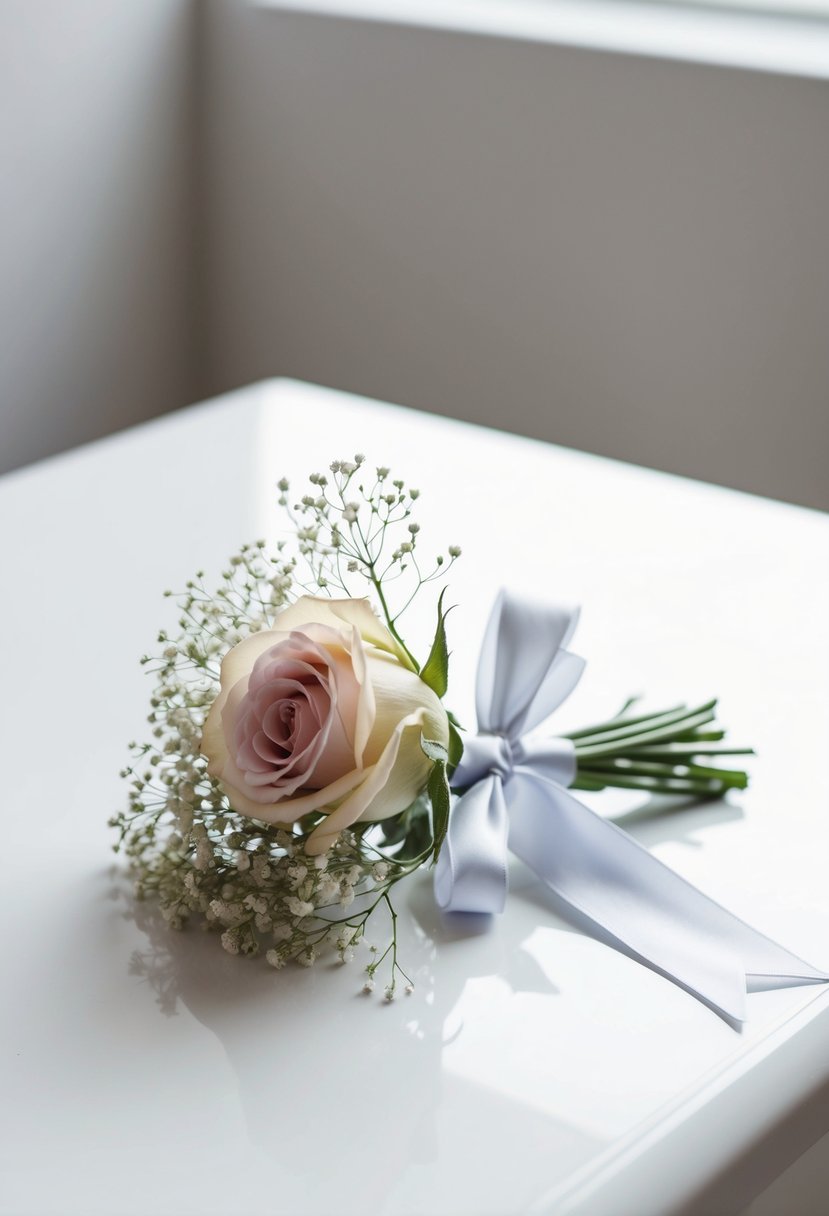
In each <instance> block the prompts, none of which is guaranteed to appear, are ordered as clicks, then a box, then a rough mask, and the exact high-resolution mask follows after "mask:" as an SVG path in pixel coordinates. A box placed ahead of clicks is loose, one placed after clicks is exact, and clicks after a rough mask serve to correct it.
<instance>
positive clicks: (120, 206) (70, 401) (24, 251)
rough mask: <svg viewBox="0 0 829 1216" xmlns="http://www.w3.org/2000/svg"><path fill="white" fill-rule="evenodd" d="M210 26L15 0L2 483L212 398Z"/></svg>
mask: <svg viewBox="0 0 829 1216" xmlns="http://www.w3.org/2000/svg"><path fill="white" fill-rule="evenodd" d="M195 16H196V0H3V2H2V4H0V471H2V470H4V469H8V468H11V467H13V466H14V465H17V464H21V463H23V462H25V461H28V460H32V459H34V458H36V457H39V456H43V455H47V454H49V453H50V452H53V451H57V450H59V449H61V448H62V447H66V446H68V445H70V444H72V443H77V442H80V441H82V440H84V439H87V438H90V437H92V436H95V435H97V434H100V433H102V432H105V431H107V430H111V429H113V428H116V427H120V426H124V425H126V424H128V423H131V422H134V421H136V420H138V419H140V418H144V417H147V416H148V415H150V414H156V413H159V412H161V411H162V410H165V409H169V408H171V407H174V406H178V405H182V404H184V403H185V402H186V401H188V400H191V399H193V398H194V397H195V396H197V395H198V391H199V386H198V385H197V383H196V379H195V377H196V371H197V368H196V362H195V360H196V354H197V352H196V346H195V343H196V342H197V330H196V328H195V327H194V325H193V318H194V307H197V306H198V297H197V294H196V292H195V290H194V288H195V281H194V265H195V264H194V256H193V255H194V239H195V238H194V207H193V196H194V190H195V185H196V179H195V176H194V172H193V147H194V137H195V133H196V127H195V109H194V106H195V102H196V90H195V88H194V85H195V77H194V50H195V38H196V22H195Z"/></svg>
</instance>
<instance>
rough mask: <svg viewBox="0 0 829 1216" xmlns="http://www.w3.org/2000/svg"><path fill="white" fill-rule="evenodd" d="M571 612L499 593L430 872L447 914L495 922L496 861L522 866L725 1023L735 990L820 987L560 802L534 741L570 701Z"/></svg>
mask: <svg viewBox="0 0 829 1216" xmlns="http://www.w3.org/2000/svg"><path fill="white" fill-rule="evenodd" d="M577 621H578V609H572V608H565V607H561V606H556V605H537V604H532V603H529V602H527V601H525V600H520V599H518V598H517V597H515V596H513V595H511V594H510V593H508V592H506V591H501V593H500V594H499V596H498V598H497V599H496V601H495V606H494V607H493V610H492V615H491V616H490V619H489V623H488V625H487V628H486V633H485V635H484V641H483V645H482V647H481V656H480V660H479V663H478V677H477V682H476V687H475V702H476V712H477V718H478V733H477V734H476V735H474V736H472V737H471V738H469V739H468V740H467V741H466V742H465V744H464V751H463V756H462V758H461V762H460V764H459V765H458V767H457V769H456V770H455V773H454V775H453V778H452V786H453V789H455V790H460V791H462V792H461V796H460V797H459V798H458V799H457V801H456V802H455V803H454V805H453V807H452V812H451V815H450V818H449V830H448V833H447V836H446V839H445V841H444V844H443V847H442V848H441V851H440V856H439V858H438V863H437V866H436V869H435V896H436V899H437V902H438V904H439V905H440V907H441V908H442V909H443V910H444V911H446V912H478V913H493V912H501V911H502V910H503V908H504V904H505V902H506V896H507V851H508V849H509V850H511V851H512V852H513V853H515V854H516V856H518V857H520V858H521V860H522V861H524V862H525V863H526V864H527V865H528V866H529V867H530V868H531V869H532V870H534V871H535V873H536V874H537V875H538V877H539V878H540V879H541V880H542V881H543V882H545V883H546V884H547V885H548V886H549V887H550V888H551V889H552V890H553V891H554V892H555V893H556V894H557V895H558V896H559V897H560V898H561V899H562V900H563V901H564V902H565V904H567V905H569V907H570V908H571V909H572V911H573V912H574V913H576V914H577V915H578V917H579V918H580V920H581V921H582V922H583V923H586V924H587V925H588V926H589V927H591V928H592V930H593V932H594V933H595V935H596V936H598V937H600V938H602V939H603V940H605V941H606V942H608V944H611V945H614V946H615V947H616V948H620V949H622V950H624V951H625V952H626V953H628V954H630V955H632V956H633V957H634V958H636V959H637V960H639V961H640V962H643V963H645V964H647V965H648V966H650V967H652V968H653V969H654V970H656V971H658V972H660V973H661V974H663V975H665V976H667V977H668V978H669V979H671V980H673V981H674V983H676V984H678V985H679V986H680V987H682V988H685V989H686V990H688V991H689V992H691V993H692V994H693V995H694V996H696V997H698V998H699V999H700V1000H701V1001H703V1002H704V1003H705V1004H707V1005H709V1006H710V1007H711V1008H712V1009H714V1010H715V1011H716V1012H717V1013H719V1014H720V1015H721V1016H722V1017H724V1018H726V1020H728V1021H729V1022H732V1023H734V1022H740V1021H742V1020H743V1019H744V1018H745V1004H746V980H747V977H748V976H752V978H757V977H761V978H763V979H766V980H767V981H769V982H768V983H767V984H766V986H774V987H779V986H780V985H781V983H782V984H784V985H789V984H801V983H821V982H825V981H826V980H827V979H829V976H827V975H826V974H825V973H824V972H822V971H818V970H817V969H816V968H814V967H812V966H811V965H810V964H809V963H805V962H803V960H802V959H799V958H797V957H796V956H795V955H793V954H790V953H789V951H788V950H785V949H784V948H783V947H782V946H779V945H778V944H777V943H776V942H773V941H771V939H770V938H767V937H765V936H764V935H763V934H761V933H758V931H757V930H756V929H752V928H751V926H750V925H747V924H745V923H744V922H743V921H741V920H738V918H737V917H736V916H733V915H732V913H730V912H728V911H726V909H725V908H723V907H721V906H720V905H719V904H717V903H715V902H714V901H713V900H712V899H709V898H708V897H707V896H706V895H703V894H702V892H701V891H698V890H697V889H696V888H695V887H693V886H691V884H690V883H687V882H686V881H685V880H684V879H683V878H681V877H680V876H679V875H678V874H676V873H674V871H672V870H670V869H668V867H667V866H665V865H663V864H662V862H660V861H659V860H657V858H655V857H653V856H652V855H651V854H650V853H649V852H648V851H647V850H646V849H644V848H642V846H641V845H639V844H637V842H636V841H635V840H633V838H632V837H630V836H628V835H627V833H626V832H623V831H622V830H621V829H620V828H618V827H617V826H616V825H615V824H613V823H610V822H608V821H607V820H605V819H602V818H601V817H600V816H599V815H596V814H595V813H594V812H593V811H591V810H590V809H589V808H588V807H586V806H584V804H583V803H581V802H579V801H578V800H577V799H575V798H574V797H573V796H572V794H570V793H569V792H568V789H567V787H568V786H569V785H571V784H572V782H573V780H574V779H575V776H576V754H575V748H574V746H573V744H572V742H571V741H570V740H569V739H555V738H553V739H537V738H533V737H530V735H529V732H531V731H532V730H533V729H534V728H535V727H537V726H538V725H539V724H540V723H541V722H543V721H544V719H545V718H547V717H549V715H550V714H551V713H552V712H553V710H555V709H557V708H558V706H559V705H560V704H561V703H562V702H563V701H564V700H565V699H566V698H567V697H568V696H569V695H570V693H571V692H572V690H573V689H574V688H575V686H576V684H577V683H578V681H579V679H580V677H581V674H582V671H583V670H584V660H583V659H581V658H579V657H578V656H577V655H574V654H571V653H570V652H569V651H568V650H567V649H566V646H567V644H568V642H569V640H570V638H571V637H572V634H573V632H574V630H575V627H576V623H577Z"/></svg>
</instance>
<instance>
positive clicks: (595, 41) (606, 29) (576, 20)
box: [254, 0, 829, 79]
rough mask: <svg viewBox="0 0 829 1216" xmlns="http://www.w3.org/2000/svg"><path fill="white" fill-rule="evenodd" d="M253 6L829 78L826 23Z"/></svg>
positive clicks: (352, 4)
mask: <svg viewBox="0 0 829 1216" xmlns="http://www.w3.org/2000/svg"><path fill="white" fill-rule="evenodd" d="M254 2H255V3H256V4H257V6H258V7H261V8H270V9H275V10H280V9H281V10H286V11H293V12H298V11H302V12H307V13H316V14H327V15H329V16H336V17H341V18H354V19H358V20H365V21H375V22H383V23H392V24H399V25H414V26H421V27H425V28H428V29H444V30H454V31H465V32H470V33H476V34H482V35H488V36H491V37H500V38H511V39H519V40H522V41H533V42H549V43H557V44H561V45H565V46H578V47H584V48H592V49H596V50H602V51H615V52H621V53H627V54H635V55H645V56H648V57H652V58H663V59H678V60H685V61H689V62H692V63H706V64H720V65H724V66H730V67H739V68H746V69H750V70H754V71H765V72H777V73H782V74H786V75H795V76H807V77H814V78H817V79H827V78H829V23H828V22H826V21H821V20H820V19H819V18H809V17H797V16H782V15H781V16H779V17H778V16H776V15H773V14H765V13H763V14H761V13H753V12H744V11H739V12H729V11H723V10H716V9H709V8H702V7H700V8H696V9H694V8H690V7H689V8H684V7H680V6H679V5H677V6H676V7H674V6H671V5H656V4H647V3H645V4H642V3H627V2H626V0H254Z"/></svg>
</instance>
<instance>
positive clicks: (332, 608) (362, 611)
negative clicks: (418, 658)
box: [274, 595, 414, 671]
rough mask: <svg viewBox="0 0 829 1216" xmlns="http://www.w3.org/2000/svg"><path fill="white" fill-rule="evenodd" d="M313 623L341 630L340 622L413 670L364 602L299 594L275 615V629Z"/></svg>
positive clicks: (370, 608) (410, 662)
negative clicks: (289, 604)
mask: <svg viewBox="0 0 829 1216" xmlns="http://www.w3.org/2000/svg"><path fill="white" fill-rule="evenodd" d="M312 621H315V622H318V623H319V624H321V625H332V626H334V627H335V628H340V629H341V628H342V623H343V622H345V623H346V624H347V625H351V626H353V627H354V628H356V629H357V630H358V631H359V634H360V637H361V638H362V639H363V641H364V642H371V643H372V645H374V646H376V647H377V648H378V649H379V650H385V651H388V652H389V653H390V654H393V655H395V657H396V658H397V659H398V661H399V662H401V663H402V664H403V666H404V667H406V668H408V669H410V670H412V671H413V670H414V667H413V664H412V660H411V659H410V658H409V656H408V655H407V654H406V652H405V650H404V649H403V647H402V646H401V645H400V643H399V642H398V641H397V640H396V639H395V638H394V637H393V636H392V634H391V633H390V632H389V630H388V629H387V628H386V626H385V625H384V624H383V622H382V621H381V620H380V619H379V617H378V616H377V614H376V613H375V611H374V609H373V608H372V607H371V604H370V603H369V601H368V600H367V599H347V600H344V599H340V600H334V599H330V600H329V599H324V598H323V597H322V596H315V595H303V596H300V598H299V599H298V600H297V601H296V603H294V604H291V606H290V607H289V608H283V610H282V611H281V612H280V613H278V614H277V616H276V617H275V619H274V628H275V629H300V630H301V629H302V628H303V626H305V625H308V624H309V623H310V622H312Z"/></svg>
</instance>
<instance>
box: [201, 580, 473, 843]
mask: <svg viewBox="0 0 829 1216" xmlns="http://www.w3.org/2000/svg"><path fill="white" fill-rule="evenodd" d="M421 734H423V735H425V736H426V738H428V739H435V740H437V741H438V742H440V743H442V744H443V745H444V746H445V745H446V743H447V742H448V738H449V724H448V720H447V717H446V711H445V710H444V708H443V706H442V705H441V703H440V701H439V699H438V697H437V696H436V694H435V693H434V692H433V691H432V689H431V688H430V687H429V686H428V685H427V684H425V683H424V682H423V680H421V679H420V677H419V676H418V674H417V672H416V671H415V670H414V669H413V665H412V662H411V659H410V658H409V656H408V655H407V654H406V652H405V650H404V649H403V648H402V647H401V646H400V645H399V643H398V642H397V641H396V640H395V639H394V638H393V637H392V635H391V633H390V632H389V630H388V629H387V628H386V627H385V626H384V625H383V624H382V623H381V622H380V621H379V620H378V618H377V617H376V616H375V614H374V612H373V611H372V609H371V607H370V605H369V603H368V601H367V600H354V599H345V600H328V599H322V598H316V597H313V596H302V598H301V599H299V600H297V602H296V603H295V604H293V605H292V606H291V607H289V608H286V609H284V610H283V611H282V612H280V613H279V614H278V615H277V617H276V618H275V620H274V623H273V628H271V629H268V630H264V631H262V632H260V633H253V634H251V635H250V636H249V637H247V638H245V639H244V640H243V641H241V642H239V644H238V645H237V646H234V647H233V649H232V650H230V651H229V652H228V653H227V654H226V655H225V657H224V660H223V662H222V669H221V680H220V691H219V695H218V696H217V698H216V700H215V701H214V703H213V705H212V707H211V709H210V712H209V714H208V716H207V720H206V722H205V725H204V731H203V734H202V741H201V750H202V753H203V754H204V755H205V756H206V757H207V760H208V766H207V771H208V772H209V773H210V775H211V776H213V777H215V778H216V779H217V780H218V781H219V782H220V783H221V785H222V786H223V788H224V790H225V792H226V793H227V795H228V798H229V799H230V802H231V805H232V806H233V808H234V810H236V811H237V812H239V813H240V814H243V815H248V816H250V817H251V818H253V819H259V820H262V821H264V822H266V823H279V824H286V825H287V824H291V823H295V822H296V820H297V819H300V818H301V817H302V816H303V815H307V814H308V813H309V812H310V811H318V812H323V813H324V814H325V816H326V817H325V819H323V820H322V822H321V823H320V824H318V826H317V827H316V828H315V830H314V831H313V832H312V834H311V836H310V837H309V838H308V841H307V843H306V850H307V851H308V852H309V853H312V854H315V853H323V852H325V850H326V849H327V848H328V847H329V845H331V844H332V843H333V842H334V840H335V839H336V837H337V835H338V833H339V832H340V831H342V829H343V828H346V827H348V826H349V825H350V824H352V823H355V822H357V821H358V820H363V821H369V822H371V821H374V820H380V819H387V818H389V817H390V816H392V815H397V814H399V813H400V812H401V811H404V810H406V808H407V807H409V806H411V804H412V802H414V800H415V798H416V797H417V795H418V794H419V793H420V791H421V790H422V789H423V787H424V786H425V784H426V781H427V779H428V776H429V770H430V766H431V764H432V761H430V760H429V758H428V757H427V756H426V755H425V754H424V752H423V749H422V747H421V743H420V740H421Z"/></svg>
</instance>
